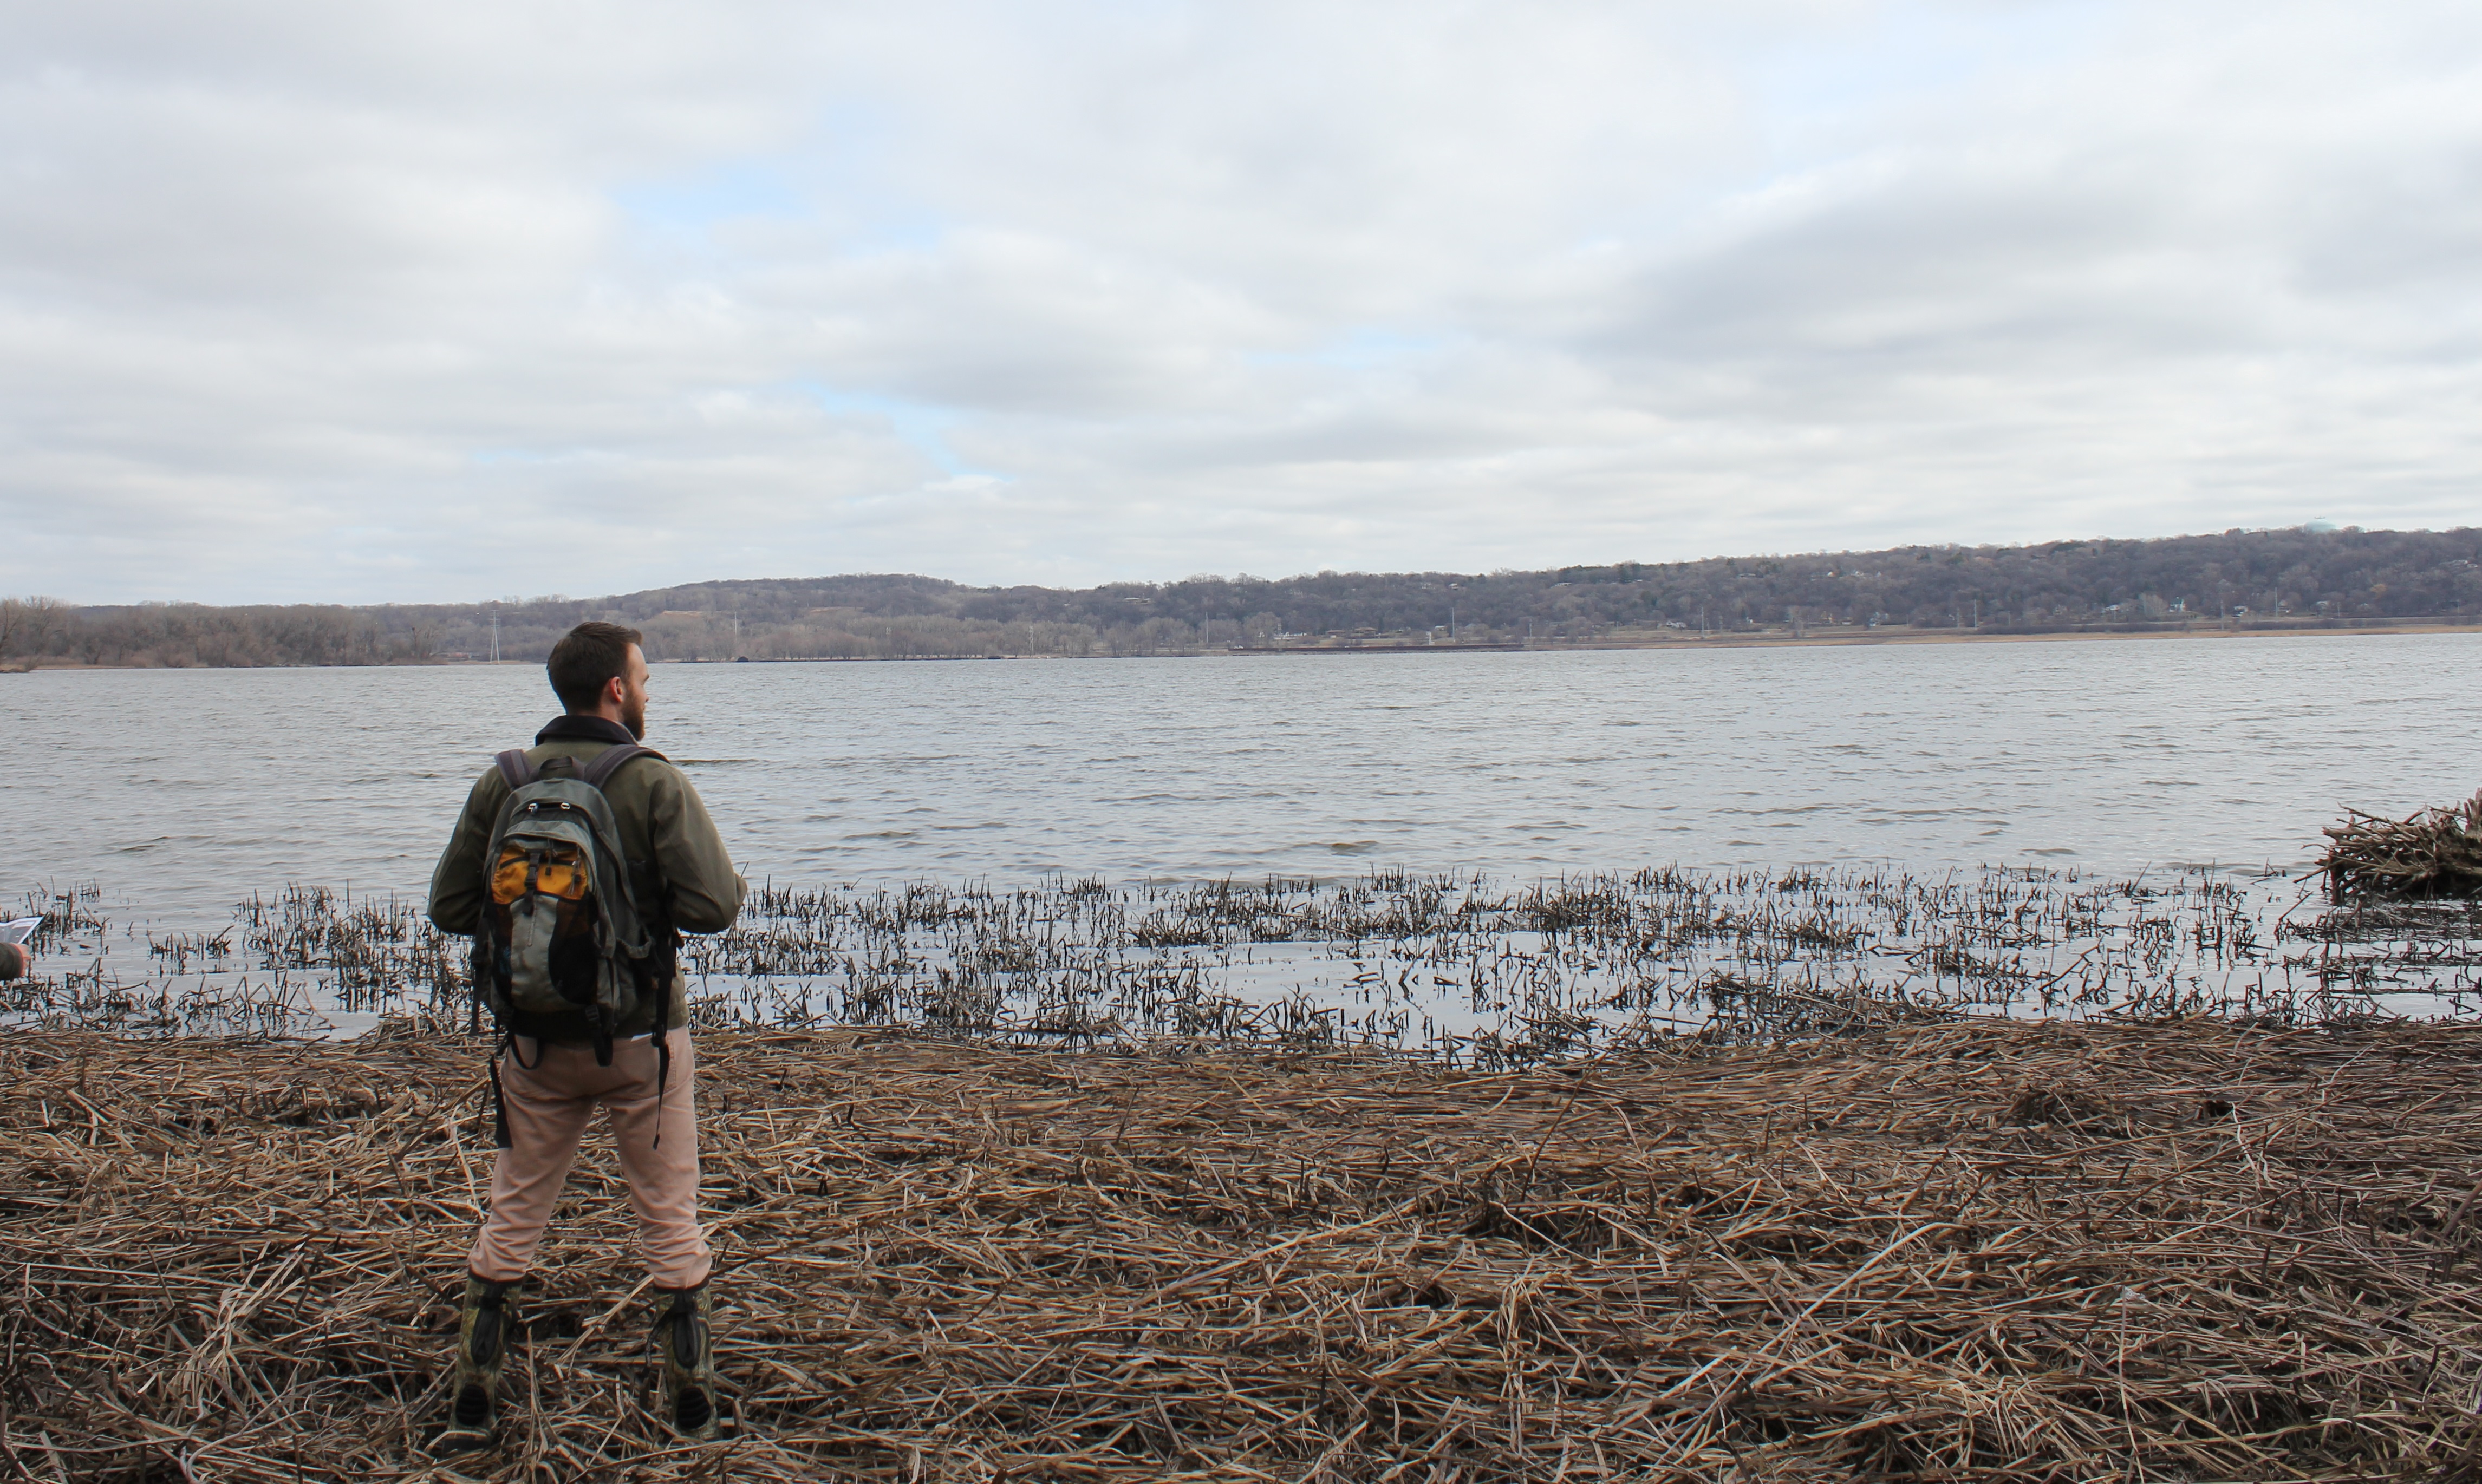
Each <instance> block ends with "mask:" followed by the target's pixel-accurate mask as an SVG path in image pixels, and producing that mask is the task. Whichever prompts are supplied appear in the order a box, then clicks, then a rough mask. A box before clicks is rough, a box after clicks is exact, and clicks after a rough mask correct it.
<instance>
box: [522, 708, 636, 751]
mask: <svg viewBox="0 0 2482 1484" xmlns="http://www.w3.org/2000/svg"><path fill="white" fill-rule="evenodd" d="M637 740H638V739H636V738H634V737H632V736H630V735H629V729H628V728H627V727H625V726H622V725H621V723H620V722H618V721H607V720H605V719H604V718H603V717H601V716H554V717H552V719H551V724H550V725H549V726H546V727H544V728H543V729H542V730H541V731H540V732H537V733H536V734H535V745H536V746H538V747H540V746H541V745H542V744H543V743H545V742H615V743H618V744H620V745H621V746H626V745H628V744H629V743H631V742H636V741H637Z"/></svg>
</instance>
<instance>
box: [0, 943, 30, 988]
mask: <svg viewBox="0 0 2482 1484" xmlns="http://www.w3.org/2000/svg"><path fill="white" fill-rule="evenodd" d="M25 972H26V950H24V949H22V948H20V947H18V946H17V945H16V944H13V943H0V979H13V978H17V977H19V976H22V975H23V974H25Z"/></svg>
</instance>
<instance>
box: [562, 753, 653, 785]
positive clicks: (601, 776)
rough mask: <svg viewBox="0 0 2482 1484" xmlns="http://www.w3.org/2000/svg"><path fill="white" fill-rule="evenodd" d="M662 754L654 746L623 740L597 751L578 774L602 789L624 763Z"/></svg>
mask: <svg viewBox="0 0 2482 1484" xmlns="http://www.w3.org/2000/svg"><path fill="white" fill-rule="evenodd" d="M662 756H663V754H662V753H660V752H657V751H656V750H655V749H654V748H652V747H641V746H639V745H638V744H637V743H636V742H621V743H620V744H619V745H617V746H611V747H606V748H604V749H603V750H602V751H601V752H598V753H596V754H595V755H594V757H593V758H592V759H590V760H589V761H588V763H587V765H586V768H585V770H584V771H583V772H580V773H579V774H578V775H577V776H579V777H580V778H583V779H585V780H586V781H587V782H588V783H589V784H592V785H593V786H594V787H595V788H596V789H600V788H602V787H603V785H604V784H606V783H608V782H610V781H611V778H612V775H613V774H614V773H617V772H619V771H620V770H621V765H622V764H624V763H627V762H630V761H631V760H633V759H636V758H660V757H662Z"/></svg>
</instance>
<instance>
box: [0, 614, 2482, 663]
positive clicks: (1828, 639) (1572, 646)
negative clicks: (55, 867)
mask: <svg viewBox="0 0 2482 1484" xmlns="http://www.w3.org/2000/svg"><path fill="white" fill-rule="evenodd" d="M2416 634H2482V623H2457V622H2453V621H2450V620H2445V619H2407V620H2403V621H2401V622H2390V621H2387V620H2378V621H2370V620H2363V621H2362V622H2359V623H2352V624H2337V625H2327V624H2282V625H2278V624H2266V625H2254V626H2252V627H2249V628H2231V627H2226V626H2224V625H2221V624H2211V625H2209V624H2195V625H2184V626H2181V627H2178V628H2175V627H2171V626H2168V625H2167V626H2163V627H2159V628H2152V627H2150V628H2143V629H2132V628H2113V629H2072V630H2060V631H2051V632H2042V631H2035V632H2026V631H2023V630H2018V631H2014V632H2010V631H2004V630H1975V629H1901V628H1895V627H1893V626H1888V627H1881V628H1876V629H1844V628H1838V629H1832V630H1827V631H1825V632H1821V633H1811V634H1804V635H1799V636H1796V635H1793V634H1789V633H1785V632H1783V631H1782V630H1774V631H1762V632H1759V633H1755V634H1752V633H1738V634H1709V635H1706V636H1704V637H1700V636H1697V635H1656V634H1621V635H1606V636H1603V637H1600V638H1582V639H1542V638H1538V639H1488V640H1479V641H1471V642H1457V641H1454V640H1451V641H1449V642H1446V643H1423V644H1414V643H1399V642H1394V641H1390V640H1384V639H1364V640H1360V641H1354V642H1345V643H1336V642H1333V641H1330V642H1322V643H1314V644H1254V645H1239V644H1232V645H1222V646H1218V647H1216V648H1213V649H1191V650H1183V651H1172V652H1161V653H1155V654H1145V655H1111V654H1084V655H1042V654H980V655H791V656H769V657H765V658H762V657H759V656H756V655H753V656H751V657H750V658H749V659H747V660H741V659H730V660H726V659H715V660H706V659H698V660H657V661H655V662H654V663H655V664H907V663H913V662H920V661H932V662H938V663H942V664H973V663H988V662H990V661H995V660H1198V659H1232V660H1242V659H1261V658H1275V657H1280V656H1287V655H1315V656H1332V655H1416V654H1430V655H1445V654H1575V653H1581V652H1586V651H1592V650H1621V649H1861V648H1870V647H1873V646H1879V645H1915V644H2046V643H2059V642H2069V643H2087V642H2094V641H2115V642H2116V641H2126V640H2166V639H2265V638H2379V637H2383V636H2387V635H2416ZM539 663H540V662H538V661H533V660H468V659H462V658H456V657H447V658H441V659H434V660H399V661H390V662H387V663H385V664H375V665H344V664H336V665H325V664H267V665H254V664H191V665H152V664H88V663H87V662H85V661H82V660H67V661H49V660H39V661H31V662H30V661H25V660H14V661H10V662H7V663H5V664H0V675H12V674H26V673H29V672H30V671H34V670H141V669H385V668H394V667H400V666H415V667H419V666H438V665H459V666H465V665H472V666H483V667H488V666H490V665H494V664H514V665H525V666H529V667H532V666H534V665H536V664H539Z"/></svg>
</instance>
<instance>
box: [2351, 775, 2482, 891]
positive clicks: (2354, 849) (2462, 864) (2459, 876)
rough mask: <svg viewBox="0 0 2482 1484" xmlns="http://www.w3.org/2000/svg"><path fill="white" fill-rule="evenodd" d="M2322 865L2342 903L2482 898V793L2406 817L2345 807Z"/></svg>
mask: <svg viewBox="0 0 2482 1484" xmlns="http://www.w3.org/2000/svg"><path fill="white" fill-rule="evenodd" d="M2320 833H2321V834H2324V835H2325V836H2326V837H2327V849H2326V853H2324V854H2323V855H2321V856H2319V858H2318V869H2319V870H2320V871H2323V872H2326V874H2327V893H2328V897H2329V898H2330V899H2332V900H2335V901H2349V900H2354V899H2371V900H2395V901H2436V900H2439V899H2441V898H2475V897H2482V794H2474V795H2473V796H2472V797H2471V798H2469V799H2467V800H2466V801H2465V802H2464V803H2462V804H2457V805H2454V806H2452V807H2450V808H2446V809H2424V810H2422V811H2420V812H2419V813H2417V814H2414V815H2409V816H2407V817H2406V818H2404V819H2401V820H2391V819H2389V818H2388V817H2386V816H2385V815H2376V814H2364V813H2363V812H2362V811H2361V810H2359V809H2348V810H2346V811H2345V815H2344V822H2343V823H2341V824H2331V825H2328V826H2327V827H2326V828H2325V829H2324V830H2322V831H2320Z"/></svg>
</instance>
